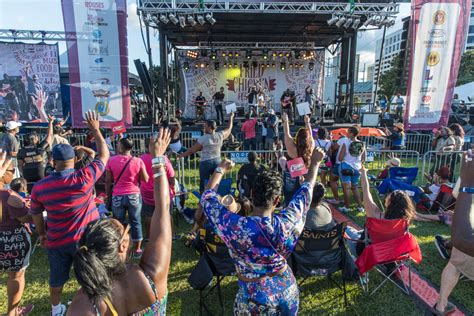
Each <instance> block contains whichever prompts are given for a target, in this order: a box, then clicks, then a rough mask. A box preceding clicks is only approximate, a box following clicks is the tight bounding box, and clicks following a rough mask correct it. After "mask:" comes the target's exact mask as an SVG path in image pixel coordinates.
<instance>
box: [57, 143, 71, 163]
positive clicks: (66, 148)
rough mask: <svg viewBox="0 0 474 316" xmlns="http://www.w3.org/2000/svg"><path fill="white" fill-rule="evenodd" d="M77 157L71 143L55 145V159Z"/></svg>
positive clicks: (62, 159) (63, 159)
mask: <svg viewBox="0 0 474 316" xmlns="http://www.w3.org/2000/svg"><path fill="white" fill-rule="evenodd" d="M74 157H76V153H75V152H74V148H73V147H72V146H71V145H69V144H58V145H56V146H54V147H53V160H56V161H66V160H70V159H73V158H74Z"/></svg>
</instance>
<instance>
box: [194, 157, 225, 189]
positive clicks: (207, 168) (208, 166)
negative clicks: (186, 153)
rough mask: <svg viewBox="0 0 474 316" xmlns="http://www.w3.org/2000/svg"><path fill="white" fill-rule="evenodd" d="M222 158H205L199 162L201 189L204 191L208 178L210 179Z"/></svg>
mask: <svg viewBox="0 0 474 316" xmlns="http://www.w3.org/2000/svg"><path fill="white" fill-rule="evenodd" d="M220 162H221V158H214V159H210V160H204V161H201V162H200V163H199V191H200V192H203V191H204V187H205V183H206V180H209V178H210V177H211V175H212V174H213V173H214V170H215V169H216V168H217V166H218V165H219V163H220Z"/></svg>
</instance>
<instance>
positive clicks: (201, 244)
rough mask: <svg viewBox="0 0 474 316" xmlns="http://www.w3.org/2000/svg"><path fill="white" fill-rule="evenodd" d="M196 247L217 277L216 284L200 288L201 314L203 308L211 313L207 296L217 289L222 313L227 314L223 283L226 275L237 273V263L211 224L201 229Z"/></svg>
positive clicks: (200, 313)
mask: <svg viewBox="0 0 474 316" xmlns="http://www.w3.org/2000/svg"><path fill="white" fill-rule="evenodd" d="M194 247H195V248H196V249H197V250H198V251H199V252H200V254H201V256H202V257H204V259H205V260H206V262H207V263H208V265H209V267H210V269H211V271H212V275H213V276H214V277H215V278H216V281H215V284H214V285H213V286H212V287H210V288H207V289H206V288H203V289H199V315H202V312H203V309H204V310H205V311H206V313H207V314H208V315H211V312H210V310H209V307H208V305H207V304H206V298H208V297H209V296H210V295H211V294H212V293H213V292H214V290H216V289H217V296H218V299H219V307H220V311H221V314H222V315H224V314H225V309H224V302H223V299H222V290H221V283H222V281H223V280H224V278H225V277H226V276H230V275H234V274H235V265H234V262H233V261H232V258H231V257H230V255H229V250H228V248H227V246H226V245H225V244H224V242H222V240H221V239H220V237H219V236H218V235H217V234H216V233H215V232H214V231H213V229H212V228H211V227H210V226H209V224H207V223H206V224H205V225H204V228H201V229H200V230H199V234H198V235H197V236H196V240H195V243H194Z"/></svg>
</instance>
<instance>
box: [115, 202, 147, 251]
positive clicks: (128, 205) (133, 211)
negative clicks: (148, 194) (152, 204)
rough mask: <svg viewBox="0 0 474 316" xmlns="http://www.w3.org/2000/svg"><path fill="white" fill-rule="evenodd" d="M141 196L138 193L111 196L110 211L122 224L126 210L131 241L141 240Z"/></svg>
mask: <svg viewBox="0 0 474 316" xmlns="http://www.w3.org/2000/svg"><path fill="white" fill-rule="evenodd" d="M142 205H143V203H142V198H141V196H140V194H138V193H137V194H129V195H116V196H112V213H113V214H114V217H115V218H116V219H117V220H119V221H120V222H121V223H122V224H124V223H125V214H126V212H127V211H128V223H129V224H130V231H131V233H132V241H134V242H136V241H141V240H142V239H143V232H142V219H141V212H142Z"/></svg>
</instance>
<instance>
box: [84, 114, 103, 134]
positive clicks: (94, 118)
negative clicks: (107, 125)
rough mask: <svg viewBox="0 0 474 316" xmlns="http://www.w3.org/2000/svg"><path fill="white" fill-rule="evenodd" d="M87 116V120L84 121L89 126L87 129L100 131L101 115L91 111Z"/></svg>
mask: <svg viewBox="0 0 474 316" xmlns="http://www.w3.org/2000/svg"><path fill="white" fill-rule="evenodd" d="M85 116H86V120H85V121H84V123H86V124H87V127H88V128H89V129H90V130H91V131H98V130H99V128H100V123H99V114H98V113H97V112H94V111H92V110H89V111H87V112H86V114H85Z"/></svg>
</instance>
